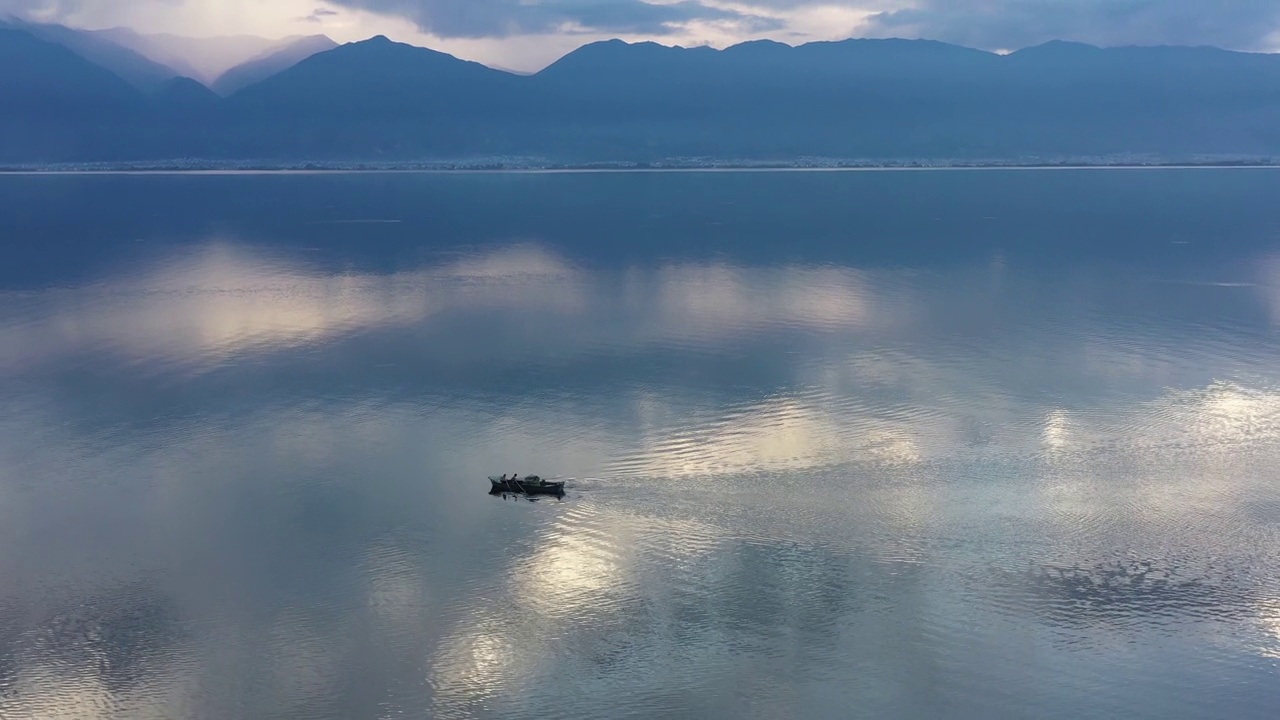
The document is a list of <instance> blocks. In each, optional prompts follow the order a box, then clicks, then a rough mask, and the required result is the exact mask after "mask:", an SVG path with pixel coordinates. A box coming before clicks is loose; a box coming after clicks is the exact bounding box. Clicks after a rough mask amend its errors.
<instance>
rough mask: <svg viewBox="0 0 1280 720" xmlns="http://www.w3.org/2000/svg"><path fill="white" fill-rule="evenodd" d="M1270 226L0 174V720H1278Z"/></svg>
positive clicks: (1015, 184)
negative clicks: (525, 495)
mask: <svg viewBox="0 0 1280 720" xmlns="http://www.w3.org/2000/svg"><path fill="white" fill-rule="evenodd" d="M1277 197H1280V171H1277V170H1266V169H1178V170H1039V171H1036V170H1003V171H983V170H973V171H902V172H633V173H626V172H622V173H473V174H465V173H453V174H451V173H437V174H431V173H422V174H413V173H403V174H396V173H386V174H376V173H373V174H338V173H334V174H327V173H318V174H280V175H276V174H260V175H236V174H211V175H181V174H175V175H164V174H154V175H63V176H43V175H27V176H20V175H10V176H0V238H3V240H2V242H3V257H4V261H3V263H0V405H2V406H3V407H4V408H5V412H3V413H0V716H3V717H5V718H41V719H52V718H130V719H134V718H220V719H221V718H335V719H337V718H343V719H347V718H389V717H432V718H549V717H555V718H602V717H609V718H622V717H636V718H668V717H699V718H725V719H729V718H734V719H736V718H938V717H948V718H983V719H985V718H997V717H998V718H1038V719H1039V718H1085V717H1098V718H1101V717H1117V718H1121V717H1122V718H1159V719H1160V720H1170V719H1175V718H1205V717H1219V718H1228V717H1229V718H1240V719H1243V718H1271V717H1274V713H1275V712H1276V708H1277V707H1280V332H1278V331H1280V203H1277V202H1276V201H1275V199H1276V198H1277ZM509 472H518V473H520V474H527V473H538V474H541V475H543V476H545V477H558V478H563V479H565V480H566V481H567V491H566V494H565V496H564V497H563V498H561V499H556V498H541V499H538V500H537V501H529V500H528V499H516V498H514V497H511V498H504V497H502V496H492V495H490V494H488V482H487V480H486V479H485V476H487V475H496V474H502V473H509Z"/></svg>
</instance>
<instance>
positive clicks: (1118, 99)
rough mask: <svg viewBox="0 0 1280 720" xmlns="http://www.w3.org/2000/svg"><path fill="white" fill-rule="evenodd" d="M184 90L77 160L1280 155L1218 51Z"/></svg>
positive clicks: (315, 64) (400, 57) (464, 74)
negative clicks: (170, 107) (170, 105)
mask: <svg viewBox="0 0 1280 720" xmlns="http://www.w3.org/2000/svg"><path fill="white" fill-rule="evenodd" d="M73 84H74V83H73ZM183 87H185V89H184V90H181V92H179V91H178V90H171V91H170V92H168V93H166V94H165V96H164V97H168V98H183V100H181V102H179V101H178V100H176V99H175V100H173V102H175V103H176V104H179V105H183V106H184V107H199V108H201V111H200V112H195V111H188V112H185V113H184V112H176V111H175V112H161V111H159V110H158V109H157V107H158V106H157V105H156V103H151V104H149V105H145V104H139V105H140V108H141V109H139V110H138V111H137V114H138V117H139V118H140V119H139V120H138V121H137V122H136V123H134V125H130V126H127V127H124V128H123V129H121V130H119V132H117V133H115V134H114V135H113V136H112V137H113V138H115V139H114V140H113V141H112V146H111V147H109V148H102V149H100V150H99V151H98V152H96V153H93V152H91V153H89V154H88V155H84V151H85V148H86V145H85V144H84V143H76V144H75V147H76V148H77V151H76V153H68V157H67V159H76V160H92V159H95V158H94V157H91V156H93V155H104V156H105V155H110V156H112V157H133V158H135V159H147V158H160V157H190V158H206V159H211V160H216V159H218V158H249V157H252V158H261V159H270V158H276V159H282V160H283V159H313V160H317V161H327V160H334V159H345V160H359V159H377V160H397V161H399V160H416V159H431V158H445V157H478V156H503V155H510V156H536V157H544V158H555V159H558V160H562V161H565V162H571V163H573V162H597V161H617V160H626V161H637V162H649V161H652V160H655V159H660V158H670V157H706V158H750V159H755V160H768V161H775V160H781V161H785V160H786V159H789V158H798V157H846V158H887V159H895V158H896V159H901V158H966V157H1005V158H1007V157H1027V156H1095V155H1108V154H1117V153H1143V154H1152V153H1154V154H1158V155H1159V154H1163V155H1171V156H1172V155H1178V156H1182V155H1197V154H1229V155H1238V154H1249V155H1257V154H1264V155H1280V56H1277V55H1268V54H1262V53H1241V52H1236V51H1230V50H1222V49H1215V48H1206V47H1178V46H1162V47H1133V46H1130V47H1120V48H1100V47H1097V46H1091V45H1085V44H1080V43H1070V42H1051V43H1044V44H1041V45H1038V46H1033V47H1030V48H1023V49H1020V50H1018V51H1015V52H1011V53H1007V54H998V53H992V52H988V51H984V50H978V49H973V48H966V47H963V46H959V45H951V44H948V43H942V42H938V41H932V40H912V39H900V38H888V39H846V40H841V41H821V42H813V43H804V44H799V45H794V46H793V45H788V44H785V43H779V42H775V41H767V40H756V41H747V42H744V43H738V44H735V45H732V46H729V47H726V48H723V49H715V48H710V47H706V46H695V47H691V48H684V47H680V46H669V45H662V44H659V43H653V42H644V43H628V42H624V41H621V40H609V41H600V42H595V43H588V44H586V45H584V46H582V47H580V48H577V49H575V50H574V51H573V52H570V53H567V54H566V55H565V56H563V57H562V58H560V59H559V60H557V61H556V62H554V63H551V64H549V65H548V66H546V67H544V68H543V69H542V70H540V71H538V72H536V73H533V74H530V75H522V74H515V73H511V72H508V71H504V70H500V69H495V68H491V67H488V66H486V65H483V64H480V63H477V62H474V61H471V60H465V59H462V58H458V57H455V56H453V55H450V54H448V53H443V52H439V51H437V50H432V49H430V48H422V47H418V46H413V45H408V44H405V43H398V42H394V41H392V40H390V39H389V38H387V37H385V36H375V37H373V38H370V39H368V40H364V41H359V42H354V43H346V44H343V45H338V46H337V47H333V48H331V49H328V50H323V51H321V52H315V53H312V54H309V55H307V56H306V57H305V58H303V59H301V60H300V61H298V62H296V63H293V64H292V65H289V66H288V67H287V68H285V69H283V70H281V71H279V72H275V73H274V74H270V75H269V76H268V77H265V78H263V79H261V80H260V81H258V82H254V83H250V84H248V85H246V86H244V87H241V88H239V89H238V90H236V91H234V92H232V93H231V94H230V95H229V96H228V97H225V98H219V97H217V96H216V95H213V94H212V93H210V94H209V95H205V94H203V93H200V92H197V91H196V90H195V88H191V87H190V86H184V85H181V84H180V85H179V86H178V88H179V89H181V88H183ZM211 96H212V97H211ZM159 102H161V103H162V102H164V100H163V98H162V99H161V100H160V101H159ZM142 105H145V107H142ZM179 117H181V118H182V122H179V121H178V120H177V119H176V118H179ZM67 123H68V124H67V127H71V126H72V125H74V123H73V122H72V121H71V120H67ZM156 123H166V124H165V126H164V127H163V128H160V129H155V128H152V127H151V126H153V125H155V124H156ZM149 128H150V129H151V130H155V131H154V132H148V130H149ZM7 147H9V148H10V150H9V151H8V153H7V154H5V153H0V160H5V161H14V160H15V159H17V160H21V159H22V157H21V153H17V155H16V156H15V155H14V154H13V153H14V152H15V151H16V150H17V149H20V148H21V143H12V144H10V145H8V146H7Z"/></svg>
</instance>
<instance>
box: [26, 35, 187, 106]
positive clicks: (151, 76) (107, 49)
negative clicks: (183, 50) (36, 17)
mask: <svg viewBox="0 0 1280 720" xmlns="http://www.w3.org/2000/svg"><path fill="white" fill-rule="evenodd" d="M0 27H8V28H9V29H12V30H24V31H26V32H28V33H30V34H32V35H34V36H35V37H38V38H40V39H42V40H46V41H48V42H51V43H55V44H57V45H62V46H63V47H66V48H67V49H68V50H71V51H72V52H74V53H76V54H77V55H80V56H81V57H83V58H84V59H86V60H88V61H90V62H92V63H95V64H97V65H101V66H102V67H104V68H106V69H108V70H110V71H111V72H113V73H115V74H116V75H119V76H120V77H121V78H123V79H124V80H125V81H127V82H128V83H129V84H131V85H133V86H134V87H136V88H138V89H140V90H143V91H148V92H149V91H152V90H155V89H156V88H159V87H160V86H161V85H163V84H164V83H165V82H167V81H168V80H170V79H172V78H174V77H177V76H178V74H179V73H178V72H177V71H176V70H174V69H173V68H171V67H169V66H167V65H163V64H161V63H158V62H155V61H154V60H151V59H149V58H147V57H144V56H143V55H141V54H139V53H137V52H135V51H133V50H131V49H129V48H127V47H124V46H123V45H120V44H118V43H115V42H113V41H111V40H108V39H107V38H105V37H102V36H100V35H98V34H96V33H93V32H87V31H84V30H76V29H74V28H69V27H67V26H65V25H52V24H38V23H28V22H22V21H20V20H10V21H7V22H5V21H0Z"/></svg>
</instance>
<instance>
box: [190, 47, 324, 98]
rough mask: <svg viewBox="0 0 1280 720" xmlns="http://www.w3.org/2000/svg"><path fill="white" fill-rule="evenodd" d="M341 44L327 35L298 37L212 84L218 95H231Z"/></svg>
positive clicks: (234, 68)
mask: <svg viewBox="0 0 1280 720" xmlns="http://www.w3.org/2000/svg"><path fill="white" fill-rule="evenodd" d="M336 47H338V43H336V42H334V41H333V40H330V39H329V38H328V37H326V36H324V35H310V36H307V37H303V38H298V39H297V40H294V41H292V42H290V43H288V44H287V45H285V46H284V47H282V48H279V49H273V50H270V51H268V52H265V53H262V54H260V55H258V56H257V57H254V58H253V59H251V60H248V61H245V62H243V63H241V64H239V65H237V66H235V67H233V68H231V69H230V70H227V71H226V72H224V73H222V75H220V76H218V79H217V80H215V81H214V82H213V84H212V85H211V86H210V87H211V88H212V89H213V90H214V92H217V93H218V94H219V95H224V96H226V95H231V94H232V93H234V92H236V91H237V90H240V89H241V88H246V87H248V86H250V85H253V84H254V83H258V82H262V81H263V80H266V79H267V78H269V77H271V76H272V75H276V74H278V73H281V72H284V71H285V70H288V69H289V68H291V67H293V66H294V65H297V64H298V63H300V62H302V61H303V60H306V59H307V58H309V57H311V56H312V55H315V54H316V53H322V52H325V51H326V50H332V49H334V48H336Z"/></svg>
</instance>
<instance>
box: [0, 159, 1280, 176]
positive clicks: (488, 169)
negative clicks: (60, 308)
mask: <svg viewBox="0 0 1280 720" xmlns="http://www.w3.org/2000/svg"><path fill="white" fill-rule="evenodd" d="M406 165H408V166H404V165H399V166H398V165H370V164H365V163H352V164H350V165H345V164H336V163H335V164H334V165H332V166H327V167H326V166H320V167H317V166H315V164H312V163H301V164H299V165H291V164H280V165H273V164H262V165H255V164H249V163H246V164H244V165H243V166H237V165H236V164H234V163H229V164H226V165H220V164H216V163H215V164H211V165H210V166H203V165H201V164H193V165H192V166H166V165H165V164H150V163H145V164H144V163H138V164H130V163H121V164H107V163H103V164H97V163H92V164H90V163H85V164H80V163H60V164H56V165H48V166H39V165H36V166H31V165H22V164H18V165H11V166H4V165H0V176H5V175H7V176H36V175H49V176H55V175H326V174H335V175H339V174H493V173H505V174H586V173H699V172H705V173H717V172H723V173H740V172H927V171H962V170H964V171H974V170H985V171H992V170H1010V171H1012V170H1022V171H1027V170H1040V171H1044V170H1197V169H1203V170H1213V169H1217V170H1228V169H1239V170H1261V169H1278V168H1280V161H1253V162H1224V161H1218V162H1164V163H1155V162H1149V163H1138V162H1128V163H1125V162H1115V163H1103V162H1097V163H1088V162H1080V163H1012V162H1010V163H999V162H991V163H968V164H966V163H945V164H944V163H939V164H922V163H911V164H908V163H903V164H892V163H885V164H848V165H805V164H787V163H780V164H764V163H760V164H748V163H741V164H734V163H723V164H710V163H708V164H670V165H660V164H654V165H619V166H613V165H596V164H583V165H570V164H565V165H546V166H522V165H518V164H516V165H509V166H505V165H481V164H477V165H476V166H469V165H466V164H449V163H441V164H427V163H424V164H421V165H417V164H406Z"/></svg>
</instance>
